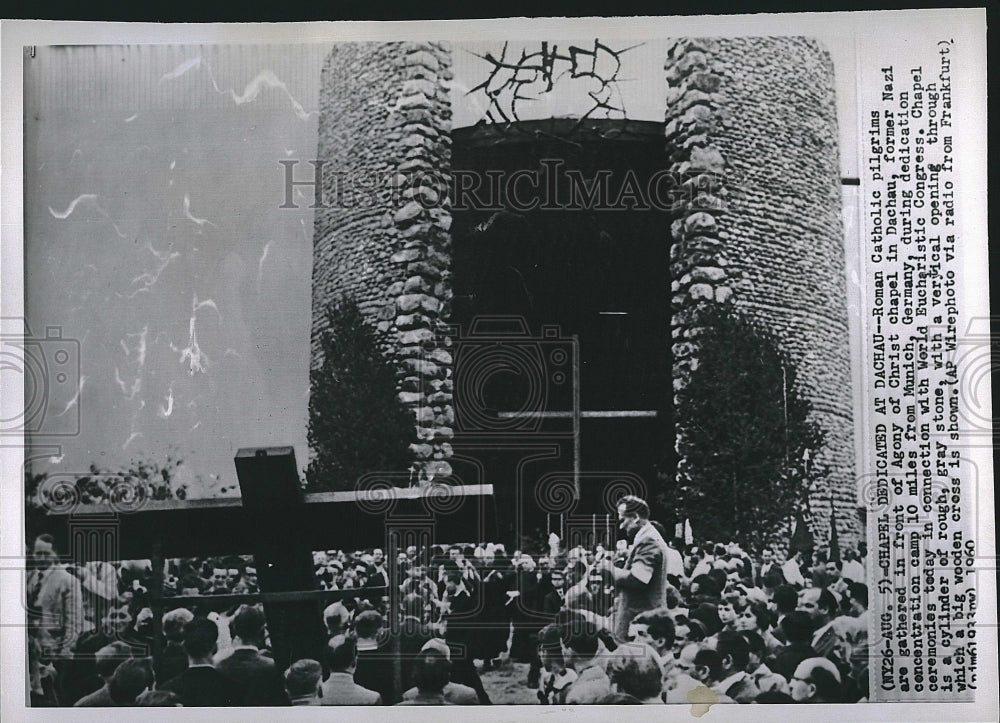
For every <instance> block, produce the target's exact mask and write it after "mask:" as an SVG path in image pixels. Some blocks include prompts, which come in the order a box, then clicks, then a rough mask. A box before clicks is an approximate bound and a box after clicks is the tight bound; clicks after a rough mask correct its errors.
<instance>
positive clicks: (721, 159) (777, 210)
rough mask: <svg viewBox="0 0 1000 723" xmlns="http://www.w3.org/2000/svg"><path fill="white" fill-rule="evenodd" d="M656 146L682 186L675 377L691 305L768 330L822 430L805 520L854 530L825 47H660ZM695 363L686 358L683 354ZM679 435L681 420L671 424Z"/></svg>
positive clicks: (822, 527)
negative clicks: (660, 144)
mask: <svg viewBox="0 0 1000 723" xmlns="http://www.w3.org/2000/svg"><path fill="white" fill-rule="evenodd" d="M665 67H666V78H667V86H668V87H667V98H668V107H667V126H666V135H667V142H668V146H670V147H673V148H674V155H673V157H672V158H671V160H672V162H673V164H674V165H673V169H674V170H675V171H677V172H679V173H685V174H686V175H687V176H688V178H689V180H688V181H687V183H688V184H691V185H693V186H694V188H693V190H692V193H690V194H688V195H687V198H686V199H685V200H683V201H681V203H680V204H679V205H678V207H677V209H676V210H677V212H678V219H677V221H675V222H674V225H673V228H672V229H671V231H672V236H673V241H674V246H673V248H672V250H671V261H672V268H671V272H672V275H673V279H674V281H673V290H674V298H673V305H674V342H675V344H674V354H675V359H676V362H675V385H678V386H679V385H683V384H684V382H685V379H686V375H687V373H688V372H689V370H690V368H691V363H692V359H693V358H694V357H696V355H697V351H696V335H697V330H696V329H693V328H692V325H691V324H690V311H691V309H692V308H693V307H694V305H696V304H698V303H706V302H726V303H732V304H735V305H736V306H737V307H738V308H739V309H741V310H743V311H745V312H746V313H748V314H749V315H751V316H752V317H754V318H756V319H758V320H760V321H761V322H762V323H763V325H764V326H765V327H767V328H768V329H770V330H771V331H772V333H774V334H775V335H776V336H777V337H778V339H780V341H781V343H782V344H783V346H784V348H785V349H786V350H787V351H788V352H789V353H790V355H791V356H792V358H793V360H794V361H795V362H796V366H797V371H798V383H799V385H800V388H801V391H802V392H803V394H804V395H805V396H806V397H807V398H808V399H809V400H810V401H811V402H812V405H813V409H814V416H815V420H816V421H817V422H818V423H819V425H820V426H821V427H822V429H823V431H824V432H825V435H826V443H825V445H824V448H823V450H822V451H821V452H820V453H819V454H818V455H817V459H816V460H815V462H814V464H816V465H822V466H824V467H826V468H827V469H828V470H829V476H828V480H829V489H821V490H815V491H814V493H813V495H812V505H811V507H812V511H813V527H814V531H815V532H816V533H817V537H818V539H820V540H825V539H826V536H827V534H828V532H829V529H830V527H829V514H830V502H829V500H830V497H831V495H832V498H833V503H834V505H835V506H836V508H837V523H838V531H839V532H840V533H841V534H842V535H843V536H844V537H845V538H847V539H854V538H856V537H857V536H858V535H859V533H861V532H862V531H861V525H860V522H859V520H858V516H857V498H856V491H855V484H854V446H853V441H852V434H853V418H852V402H851V393H850V389H851V386H850V381H851V376H850V359H849V351H848V349H849V341H848V326H847V308H846V289H845V284H846V282H845V277H844V268H845V267H844V245H843V229H842V225H841V199H840V169H839V162H838V149H837V122H836V107H835V96H834V87H833V78H834V76H833V65H832V62H831V60H830V57H829V55H828V53H827V52H826V51H825V50H824V49H823V48H822V47H821V46H820V45H819V44H818V43H817V42H816V41H814V40H811V39H807V38H795V37H789V38H785V37H782V38H736V39H683V40H679V41H677V42H676V43H675V44H674V45H673V46H672V48H671V50H670V51H669V53H668V57H667V62H666V66H665ZM695 363H696V362H695ZM678 431H679V433H680V432H681V431H682V430H678Z"/></svg>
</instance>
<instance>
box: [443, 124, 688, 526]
mask: <svg viewBox="0 0 1000 723" xmlns="http://www.w3.org/2000/svg"><path fill="white" fill-rule="evenodd" d="M452 154H453V155H452V167H453V171H454V172H455V174H456V179H457V180H456V183H457V184H461V185H462V187H463V188H464V189H466V190H468V191H469V192H468V193H465V194H464V195H463V196H461V198H457V199H456V200H457V201H458V202H457V203H456V204H455V205H454V208H453V220H452V238H453V244H454V247H453V250H452V257H453V278H452V283H453V290H454V300H453V304H452V311H451V316H450V321H451V322H452V323H453V324H456V325H458V326H459V328H460V329H461V334H460V335H459V342H458V344H457V349H458V350H459V353H456V355H455V387H454V389H455V391H454V395H455V407H456V416H457V417H458V420H457V423H456V437H455V442H454V446H455V451H456V453H457V454H458V455H460V456H461V455H467V456H468V457H469V458H474V459H476V460H478V461H479V462H480V463H481V465H482V467H481V469H482V473H483V474H484V475H485V476H486V477H487V479H486V481H487V482H491V483H492V484H493V485H494V490H495V492H496V495H497V503H498V507H499V506H503V507H508V506H511V505H513V507H514V511H513V513H512V514H513V517H514V518H515V519H508V525H507V528H508V529H509V530H510V531H512V532H514V531H518V532H519V534H521V535H525V536H528V537H532V536H534V535H537V534H538V533H539V531H542V532H544V531H546V529H547V528H548V526H549V525H552V524H553V520H552V517H551V516H547V515H546V513H547V512H562V511H567V512H568V513H569V514H570V515H571V516H572V515H576V516H578V517H579V516H591V515H599V516H600V518H601V519H602V520H603V519H605V518H604V516H605V514H607V513H610V514H611V515H612V517H613V514H614V510H609V509H608V504H607V499H606V497H607V495H606V491H607V487H608V484H609V483H610V482H611V481H612V480H613V478H615V477H616V475H617V476H618V477H621V476H623V475H625V476H628V477H630V478H631V479H641V480H642V482H643V483H644V484H645V485H646V488H647V489H648V491H649V494H650V495H651V496H653V495H655V491H656V488H657V483H656V475H657V472H658V471H668V470H665V467H668V466H669V465H672V463H673V462H672V459H673V454H672V450H673V426H672V420H671V416H672V414H671V396H672V385H671V352H670V346H671V336H670V334H671V331H670V274H669V267H670V262H669V251H670V222H671V217H670V213H669V210H668V209H666V208H664V207H663V206H664V204H663V203H662V202H661V198H665V197H666V195H667V188H666V185H667V182H668V181H667V179H666V177H665V174H664V170H665V169H666V168H667V167H668V163H669V159H668V157H667V153H666V146H665V141H664V139H663V126H662V124H658V123H637V122H609V121H587V122H586V123H583V124H581V123H579V122H577V121H570V120H552V121H547V122H536V123H523V124H518V125H514V126H507V127H504V128H503V129H498V128H497V127H493V126H477V127H473V128H466V129H460V130H456V131H455V132H454V133H453V148H452ZM658 178H659V179H660V180H659V181H657V179H658ZM512 179H516V180H514V181H513V182H512ZM657 183H659V186H658V187H657V185H656V184H657ZM470 189H474V190H470ZM595 189H596V190H595ZM483 320H488V321H489V324H488V325H487V324H484V322H483ZM505 325H506V327H505ZM484 330H485V331H486V332H487V335H488V336H489V338H490V339H492V343H493V344H495V345H496V346H497V347H498V348H500V347H505V348H506V349H507V350H508V351H509V350H511V349H514V348H516V347H525V348H528V349H529V350H530V353H531V354H535V358H536V361H537V364H531V363H525V364H519V363H517V362H514V363H504V362H498V363H496V364H494V365H492V366H490V367H489V368H488V369H484V368H483V365H481V364H476V363H473V362H471V361H470V360H471V359H472V356H471V355H468V354H466V355H463V354H462V353H461V351H462V349H463V344H464V345H466V348H467V347H468V344H470V343H473V342H476V341H477V339H478V338H479V336H481V332H483V331H484ZM472 332H478V334H473V333H472ZM560 349H561V350H565V351H566V352H567V353H566V354H562V353H560V352H559V351H558V350H560ZM500 356H502V355H500ZM529 356H530V354H529ZM573 357H575V358H576V360H577V362H578V363H574V358H573ZM498 358H499V357H498ZM574 377H575V381H574ZM471 407H474V408H476V409H477V410H478V411H479V412H480V413H481V414H480V415H479V416H478V417H477V421H478V422H479V423H477V424H469V423H468V421H469V420H468V419H465V420H463V418H462V417H463V415H462V410H464V409H469V408H471ZM574 407H576V408H577V410H578V411H579V413H580V421H579V427H578V429H577V431H578V438H577V439H574V438H573V437H574V435H573V425H572V420H571V419H569V418H568V416H567V415H568V414H572V412H573V410H574ZM490 415H496V419H497V423H496V426H495V428H493V429H492V430H491V428H490V425H489V424H488V423H487V424H483V423H482V421H483V419H484V418H488V417H490ZM518 415H521V417H522V421H523V424H520V425H519V424H517V421H516V419H515V417H517V416H518ZM491 431H492V432H495V434H494V435H493V436H492V437H491V434H490V433H491ZM518 445H523V447H521V448H520V449H518V448H517V447H518ZM539 445H541V446H543V447H544V446H546V445H549V446H550V447H551V448H552V450H551V456H550V457H549V458H547V459H543V460H539V461H535V462H531V463H525V462H524V461H523V458H524V457H526V456H531V455H535V456H544V455H545V452H542V451H539V450H538V449H537V448H538V447H539ZM501 446H502V447H503V449H501V448H500V447H501ZM529 447H533V449H534V451H527V452H526V451H525V450H526V449H528V448H529ZM561 473H565V474H567V475H569V476H571V477H573V478H574V480H575V481H576V480H578V482H577V489H578V491H579V499H578V500H576V501H575V503H574V504H572V505H569V506H567V505H561V506H560V505H557V504H555V503H552V504H549V501H546V500H544V499H541V498H544V497H545V495H544V494H541V495H539V494H538V493H537V492H538V491H537V489H536V487H537V485H538V484H540V483H541V481H543V480H546V479H550V478H551V477H552V475H553V474H561ZM619 473H620V474H619ZM505 494H509V495H511V497H512V498H513V499H510V500H509V503H510V504H505V503H504V496H505ZM546 508H548V509H546ZM557 508H558V509H557ZM500 514H501V513H500V510H499V509H498V516H500ZM498 522H500V520H498ZM501 524H502V523H501ZM515 544H522V542H521V541H517V542H515Z"/></svg>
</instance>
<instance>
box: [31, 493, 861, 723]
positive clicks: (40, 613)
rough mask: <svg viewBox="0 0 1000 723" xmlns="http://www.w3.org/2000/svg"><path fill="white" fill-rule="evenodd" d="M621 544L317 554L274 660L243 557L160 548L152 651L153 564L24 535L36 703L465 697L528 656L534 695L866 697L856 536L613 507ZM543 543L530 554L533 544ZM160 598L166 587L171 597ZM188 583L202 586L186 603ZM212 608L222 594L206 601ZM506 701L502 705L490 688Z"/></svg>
mask: <svg viewBox="0 0 1000 723" xmlns="http://www.w3.org/2000/svg"><path fill="white" fill-rule="evenodd" d="M618 517H619V521H620V526H621V529H622V531H623V532H624V535H625V538H626V539H625V540H624V541H623V543H620V544H619V545H617V546H616V547H615V548H614V549H605V548H604V546H602V545H600V544H598V545H595V546H593V547H591V548H584V547H582V546H581V547H575V548H571V549H565V548H564V547H563V546H562V545H561V544H560V541H559V540H557V539H554V540H552V542H551V544H550V546H549V548H548V549H546V550H533V551H522V550H511V551H508V550H507V549H506V547H505V546H504V545H502V544H495V543H485V542H479V543H471V544H456V545H450V546H438V545H435V546H433V547H431V548H429V549H417V548H415V547H410V548H408V549H406V550H405V551H402V552H400V553H399V554H398V556H396V557H395V558H394V559H393V560H388V559H386V556H385V554H384V553H383V551H382V550H379V549H375V550H356V551H351V552H348V551H343V550H327V551H320V552H316V553H314V559H313V563H314V568H315V571H316V584H317V587H318V588H320V589H324V590H352V589H353V590H355V591H356V592H352V593H351V594H348V595H343V596H337V597H340V599H338V600H337V601H336V602H334V603H332V604H330V605H328V606H326V607H325V609H324V611H323V620H324V624H325V634H326V639H325V641H323V642H324V643H325V644H324V645H323V646H322V650H323V653H322V655H319V656H317V658H318V659H314V658H304V659H300V660H295V661H294V662H292V663H291V665H289V666H288V667H287V669H285V670H281V667H280V666H278V665H277V664H276V663H275V661H274V659H273V658H272V657H271V653H270V650H269V648H270V642H269V634H268V629H267V622H266V619H265V616H264V613H263V609H262V607H261V606H260V605H259V604H257V603H254V602H252V601H251V602H249V603H243V604H233V605H231V606H230V607H228V608H225V609H223V610H215V609H212V607H213V606H210V605H206V603H207V602H208V601H207V600H206V601H205V602H202V603H199V601H198V600H197V599H196V598H198V597H202V598H205V597H207V596H213V595H224V594H230V595H231V594H253V593H255V592H258V581H257V574H256V569H255V567H254V565H253V561H252V559H251V558H248V557H229V558H203V559H183V560H171V561H168V562H167V563H166V565H165V569H164V570H163V586H164V587H163V594H164V600H163V603H164V605H165V608H169V609H167V611H166V612H165V613H164V614H163V615H162V618H161V627H162V636H163V639H162V641H160V645H159V646H157V647H160V648H161V649H162V652H161V654H160V655H159V656H158V658H159V659H158V660H157V662H156V664H155V665H154V664H153V662H152V659H151V657H150V652H151V651H152V650H153V648H154V646H153V608H152V605H151V601H150V599H149V598H150V595H149V589H150V586H151V575H152V569H151V566H150V564H149V562H148V561H138V562H135V561H133V562H121V563H104V562H101V563H88V564H86V565H83V566H75V567H74V566H66V565H62V564H59V562H58V555H57V551H56V549H55V546H54V542H53V538H52V537H50V536H48V535H41V536H39V537H37V538H36V539H35V540H34V541H33V547H32V550H31V553H32V559H33V570H32V571H31V573H30V574H29V578H28V606H29V608H28V609H29V614H30V615H31V617H32V624H31V625H30V627H29V633H30V634H29V674H30V688H31V697H32V704H33V705H36V706H44V705H62V706H68V705H75V706H80V707H86V706H130V705H156V706H164V705H166V706H170V705H183V706H228V705H251V706H278V705H473V704H489V703H491V702H494V701H492V700H491V698H490V695H489V694H488V692H487V691H486V689H485V688H484V686H483V682H482V674H483V672H484V671H488V670H490V669H491V668H494V667H497V666H507V665H509V664H510V661H513V662H516V663H524V664H527V675H526V678H525V679H524V685H526V686H527V687H528V688H529V689H530V690H531V691H533V693H534V697H535V699H537V701H538V702H539V703H542V704H558V705H576V704H592V703H619V704H626V703H632V704H636V703H644V704H663V703H682V704H688V703H694V702H703V701H704V697H703V694H704V691H703V690H701V689H704V688H708V689H710V690H711V691H712V696H713V697H712V700H713V701H715V702H735V703H782V702H800V703H804V702H828V703H832V702H856V701H863V700H866V699H867V694H868V691H867V686H868V673H867V666H868V612H867V607H868V589H867V587H866V585H865V579H866V575H865V568H864V557H865V556H864V550H863V549H861V550H858V551H855V550H850V549H849V550H845V551H844V552H843V555H842V556H841V555H840V554H839V551H838V550H836V549H834V550H825V549H819V550H815V551H807V550H795V551H791V554H789V555H788V556H784V555H781V552H780V551H776V550H774V549H771V548H765V549H763V550H760V551H757V552H756V553H755V554H751V553H750V552H749V551H745V550H743V549H742V548H741V547H740V546H739V545H737V544H735V543H731V542H728V543H727V542H718V541H705V542H703V543H702V544H684V543H683V541H682V540H678V539H667V537H666V535H665V534H664V531H663V529H662V527H660V526H659V525H658V523H656V522H655V521H651V520H649V509H648V506H647V505H646V503H645V502H644V501H642V500H640V499H638V498H634V497H628V498H625V499H624V500H622V502H621V503H620V504H619V507H618ZM532 552H533V553H534V554H531V553H532ZM171 598H174V599H173V600H171ZM193 598H195V599H193ZM215 607H218V606H215ZM496 702H503V701H496Z"/></svg>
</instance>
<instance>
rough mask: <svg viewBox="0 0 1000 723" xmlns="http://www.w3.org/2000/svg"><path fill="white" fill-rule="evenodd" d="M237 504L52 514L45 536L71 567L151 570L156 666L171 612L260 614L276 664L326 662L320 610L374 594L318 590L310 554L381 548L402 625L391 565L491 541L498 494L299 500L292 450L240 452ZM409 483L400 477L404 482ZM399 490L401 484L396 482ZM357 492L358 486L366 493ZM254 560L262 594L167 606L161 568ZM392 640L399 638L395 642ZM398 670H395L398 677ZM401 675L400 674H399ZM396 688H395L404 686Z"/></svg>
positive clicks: (381, 483) (393, 492) (484, 489)
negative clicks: (240, 607) (411, 550)
mask: <svg viewBox="0 0 1000 723" xmlns="http://www.w3.org/2000/svg"><path fill="white" fill-rule="evenodd" d="M235 463H236V472H237V476H238V478H239V482H240V490H241V497H240V498H218V499H201V500H176V499H173V500H162V501H148V502H146V503H144V504H142V505H136V509H135V510H134V511H127V510H124V509H122V506H121V505H118V506H117V509H116V508H115V506H112V505H109V504H96V505H80V506H77V507H76V508H74V509H72V510H69V511H66V512H50V513H49V514H48V515H46V517H45V524H46V527H47V528H48V529H46V530H45V531H47V532H50V533H51V534H53V535H54V536H55V537H56V540H57V544H59V545H60V549H62V550H67V551H68V554H69V557H70V559H71V561H72V562H73V563H75V564H83V563H85V562H88V561H91V560H107V561H119V560H145V559H150V560H151V562H152V572H153V575H152V584H151V589H150V590H149V596H150V606H151V608H152V610H153V641H154V649H153V656H154V661H155V662H156V663H157V667H158V663H159V658H160V651H161V645H162V635H161V633H162V629H161V628H162V617H163V610H164V608H165V606H167V605H169V606H171V607H177V606H178V605H180V604H189V603H197V604H210V605H212V606H219V605H222V606H223V608H227V607H230V606H232V605H233V604H236V603H241V602H262V603H263V604H264V613H265V616H266V618H267V623H268V631H269V633H270V637H271V647H272V653H273V655H274V659H275V662H276V663H277V664H278V666H279V667H280V668H282V669H284V668H285V667H287V666H288V665H289V664H291V663H292V662H294V661H295V660H298V659H300V658H304V657H309V658H313V659H316V660H320V659H321V656H322V651H323V646H324V643H325V640H326V636H325V628H324V626H323V620H322V606H323V605H324V604H328V603H329V602H331V601H333V600H337V599H340V598H343V597H348V596H352V595H353V596H356V595H362V596H367V595H369V594H371V593H376V592H378V590H374V589H372V588H367V589H364V588H363V589H360V590H349V591H324V590H317V589H316V580H315V574H314V570H313V563H312V551H313V550H327V549H351V550H355V549H367V548H374V547H382V548H383V549H384V550H385V552H386V567H387V569H388V572H389V578H390V579H389V587H388V589H387V590H385V593H386V594H388V595H389V598H390V603H391V608H392V612H391V613H390V616H389V619H390V625H391V626H395V624H396V620H397V618H398V616H397V615H395V612H396V610H398V602H399V601H398V594H397V593H398V590H397V589H396V586H395V579H396V575H395V573H396V554H397V551H398V550H405V548H406V546H408V545H410V544H416V545H418V546H429V545H430V544H431V542H432V541H433V540H435V539H439V540H441V541H443V542H455V541H465V540H476V541H479V540H483V539H490V538H491V537H493V536H494V535H495V529H493V528H495V521H494V516H493V509H492V494H493V487H492V485H464V486H462V485H449V486H447V488H445V486H444V485H431V486H426V487H414V488H398V487H393V486H391V482H392V481H393V480H394V477H395V475H391V474H390V475H386V476H385V477H386V480H380V479H378V475H374V476H372V477H371V478H370V479H369V480H368V482H372V483H373V484H369V485H368V486H367V489H362V490H359V491H346V492H321V493H312V494H304V493H303V491H302V488H301V485H300V483H299V477H298V472H297V468H296V465H295V454H294V451H293V449H292V448H291V447H271V448H260V449H253V448H251V449H241V450H240V451H239V452H238V453H237V455H236V458H235ZM403 477H404V478H405V473H403ZM395 481H397V482H398V481H399V480H395ZM359 486H360V485H359ZM247 553H252V554H253V555H254V560H255V563H256V566H257V573H258V578H259V581H260V589H261V592H260V593H256V594H242V595H219V596H197V597H173V598H164V597H163V563H164V560H165V559H166V558H172V557H188V556H207V555H213V556H214V555H227V554H247ZM394 637H395V636H394ZM397 667H398V666H397ZM397 675H398V671H397ZM398 682H399V681H397V683H398Z"/></svg>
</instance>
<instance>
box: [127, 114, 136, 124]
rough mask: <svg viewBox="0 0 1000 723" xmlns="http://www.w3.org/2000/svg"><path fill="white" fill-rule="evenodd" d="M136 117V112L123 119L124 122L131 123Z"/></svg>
mask: <svg viewBox="0 0 1000 723" xmlns="http://www.w3.org/2000/svg"><path fill="white" fill-rule="evenodd" d="M138 117H139V114H138V113H133V114H132V115H130V116H129V117H128V118H126V119H125V122H126V123H131V122H132V121H134V120H135V119H136V118H138Z"/></svg>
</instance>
